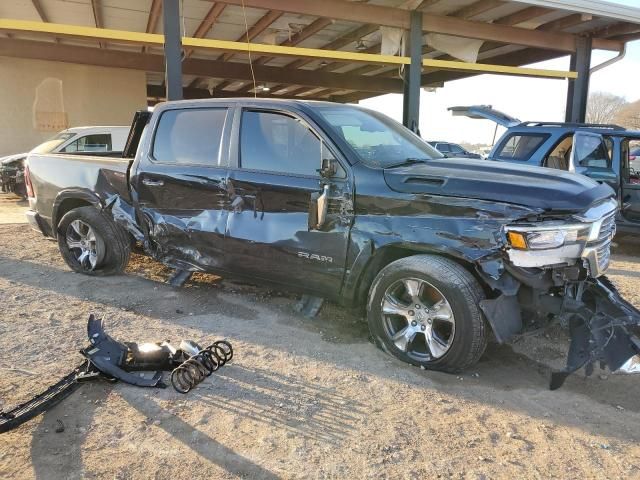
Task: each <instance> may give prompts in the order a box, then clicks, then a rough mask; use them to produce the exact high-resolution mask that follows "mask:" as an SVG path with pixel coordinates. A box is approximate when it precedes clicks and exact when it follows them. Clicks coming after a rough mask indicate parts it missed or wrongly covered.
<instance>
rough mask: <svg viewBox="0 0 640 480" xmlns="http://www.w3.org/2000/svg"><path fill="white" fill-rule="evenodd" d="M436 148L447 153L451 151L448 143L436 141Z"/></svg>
mask: <svg viewBox="0 0 640 480" xmlns="http://www.w3.org/2000/svg"><path fill="white" fill-rule="evenodd" d="M436 149H437V150H438V151H439V152H446V153H449V152H450V151H451V148H450V147H449V144H448V143H438V144H437V145H436Z"/></svg>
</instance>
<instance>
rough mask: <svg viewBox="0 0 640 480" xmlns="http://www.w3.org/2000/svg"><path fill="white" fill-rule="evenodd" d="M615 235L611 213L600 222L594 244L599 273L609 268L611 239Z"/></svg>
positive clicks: (614, 220) (613, 214) (614, 221)
mask: <svg viewBox="0 0 640 480" xmlns="http://www.w3.org/2000/svg"><path fill="white" fill-rule="evenodd" d="M615 234H616V214H615V212H613V213H611V214H610V215H608V216H607V217H605V218H604V219H603V220H602V224H601V225H600V232H598V239H597V240H596V241H595V242H594V243H595V253H596V262H597V263H598V271H599V272H604V271H605V270H606V269H607V268H609V262H610V261H611V239H612V238H613V236H614V235H615Z"/></svg>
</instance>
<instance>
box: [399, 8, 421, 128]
mask: <svg viewBox="0 0 640 480" xmlns="http://www.w3.org/2000/svg"><path fill="white" fill-rule="evenodd" d="M408 43H409V53H410V55H411V65H408V66H405V75H404V94H403V108H402V123H403V124H404V126H405V127H407V128H409V129H411V130H413V131H414V132H416V133H417V132H419V124H420V81H421V76H422V13H421V12H418V11H415V10H414V11H412V12H411V29H410V30H409V42H408Z"/></svg>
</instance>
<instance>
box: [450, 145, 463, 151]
mask: <svg viewBox="0 0 640 480" xmlns="http://www.w3.org/2000/svg"><path fill="white" fill-rule="evenodd" d="M451 153H464V150H463V149H462V147H460V145H456V144H455V143H452V144H451Z"/></svg>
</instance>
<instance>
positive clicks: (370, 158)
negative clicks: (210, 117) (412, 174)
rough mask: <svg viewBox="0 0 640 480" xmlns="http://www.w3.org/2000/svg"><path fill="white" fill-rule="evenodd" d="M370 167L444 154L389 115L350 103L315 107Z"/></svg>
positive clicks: (386, 165)
mask: <svg viewBox="0 0 640 480" xmlns="http://www.w3.org/2000/svg"><path fill="white" fill-rule="evenodd" d="M315 110H317V111H318V113H319V114H320V115H322V117H323V118H324V119H325V120H326V121H327V122H328V123H329V125H331V127H332V128H333V130H334V131H335V132H336V133H337V134H338V135H340V136H341V137H342V138H343V139H345V140H346V141H347V143H348V144H349V145H350V146H351V148H353V150H354V151H355V153H356V154H357V156H358V157H359V159H360V160H361V161H362V162H363V163H365V164H366V165H368V166H371V167H376V168H385V167H389V166H392V165H398V164H400V163H402V162H404V161H406V160H407V159H411V160H415V159H421V160H431V159H434V158H442V157H443V155H442V154H441V153H440V152H438V151H437V150H436V149H435V148H433V147H432V146H431V145H429V144H428V143H427V142H425V141H424V140H422V139H421V138H420V137H418V136H417V135H415V134H414V133H413V132H411V131H410V130H408V129H407V128H405V127H403V126H402V125H400V124H399V123H397V122H395V121H393V120H392V119H390V118H389V117H387V116H385V115H382V114H379V113H376V112H372V111H368V110H363V109H360V108H355V107H349V106H342V105H336V106H330V107H324V106H323V107H315Z"/></svg>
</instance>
